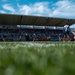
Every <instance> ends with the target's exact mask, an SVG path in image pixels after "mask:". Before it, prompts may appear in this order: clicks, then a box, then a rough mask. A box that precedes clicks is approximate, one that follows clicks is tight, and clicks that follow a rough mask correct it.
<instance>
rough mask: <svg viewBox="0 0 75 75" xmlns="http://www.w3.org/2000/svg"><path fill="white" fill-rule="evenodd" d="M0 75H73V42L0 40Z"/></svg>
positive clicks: (74, 48)
mask: <svg viewBox="0 0 75 75" xmlns="http://www.w3.org/2000/svg"><path fill="white" fill-rule="evenodd" d="M0 75H75V42H0Z"/></svg>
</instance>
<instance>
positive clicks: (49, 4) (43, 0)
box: [0, 0, 75, 19]
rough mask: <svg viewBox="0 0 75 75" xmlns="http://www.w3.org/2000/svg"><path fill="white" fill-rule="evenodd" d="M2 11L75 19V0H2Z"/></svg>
mask: <svg viewBox="0 0 75 75" xmlns="http://www.w3.org/2000/svg"><path fill="white" fill-rule="evenodd" d="M0 13H8V14H23V15H40V16H51V17H61V18H73V19H75V0H0Z"/></svg>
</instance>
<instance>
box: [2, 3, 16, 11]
mask: <svg viewBox="0 0 75 75" xmlns="http://www.w3.org/2000/svg"><path fill="white" fill-rule="evenodd" d="M2 7H3V9H5V10H8V11H11V12H15V9H14V8H13V7H12V6H11V5H10V4H4V5H3V6H2Z"/></svg>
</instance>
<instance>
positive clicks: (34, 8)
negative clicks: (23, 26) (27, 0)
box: [18, 2, 50, 15]
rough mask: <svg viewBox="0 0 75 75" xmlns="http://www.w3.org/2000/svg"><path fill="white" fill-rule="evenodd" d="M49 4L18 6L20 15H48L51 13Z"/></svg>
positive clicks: (39, 3)
mask: <svg viewBox="0 0 75 75" xmlns="http://www.w3.org/2000/svg"><path fill="white" fill-rule="evenodd" d="M48 4H49V3H48V2H38V3H35V4H30V5H18V8H19V13H21V14H26V15H28V14H30V15H34V14H35V15H37V14H39V15H48V14H49V12H50V9H49V8H48Z"/></svg>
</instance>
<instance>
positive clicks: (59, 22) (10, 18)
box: [0, 14, 75, 26]
mask: <svg viewBox="0 0 75 75" xmlns="http://www.w3.org/2000/svg"><path fill="white" fill-rule="evenodd" d="M66 23H68V25H72V24H74V23H75V19H68V18H54V17H43V16H30V15H16V14H15V15H14V14H0V25H40V26H64V25H65V24H66Z"/></svg>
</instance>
